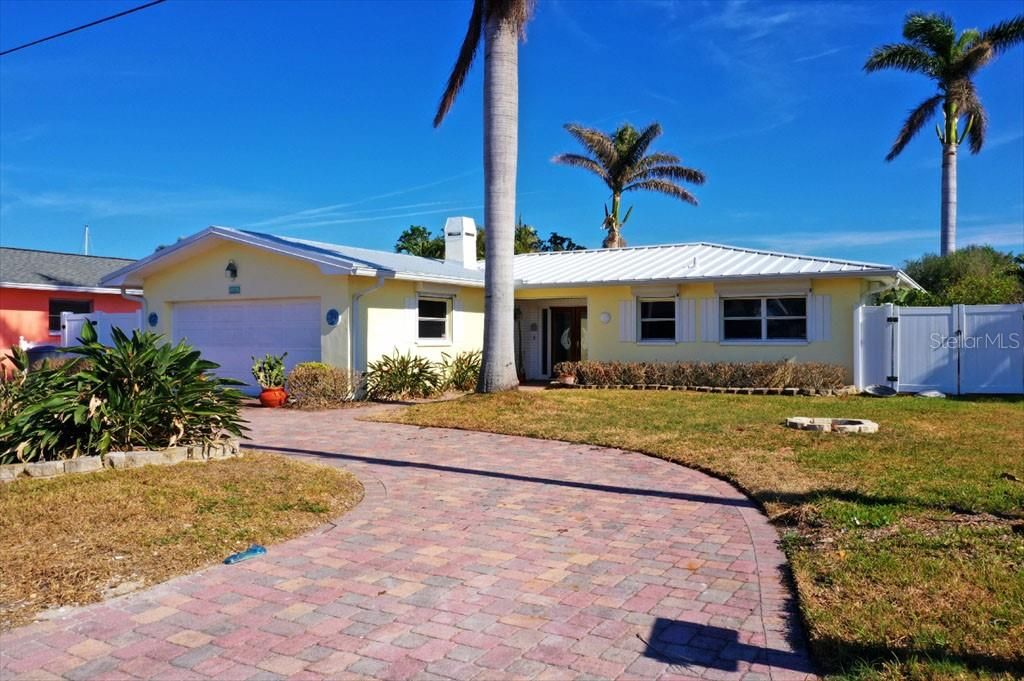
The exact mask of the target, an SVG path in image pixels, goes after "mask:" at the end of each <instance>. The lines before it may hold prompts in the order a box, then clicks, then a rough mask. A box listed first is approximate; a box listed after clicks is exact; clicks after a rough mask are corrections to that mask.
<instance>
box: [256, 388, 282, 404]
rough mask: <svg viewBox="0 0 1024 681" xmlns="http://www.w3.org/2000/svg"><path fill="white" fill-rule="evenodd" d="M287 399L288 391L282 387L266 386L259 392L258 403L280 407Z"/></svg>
mask: <svg viewBox="0 0 1024 681" xmlns="http://www.w3.org/2000/svg"><path fill="white" fill-rule="evenodd" d="M287 401H288V393H287V392H286V391H285V389H284V388H267V389H266V390H264V391H263V392H261V393H260V404H261V405H263V406H264V407H270V408H271V409H273V408H275V407H280V406H281V405H282V404H284V403H285V402H287Z"/></svg>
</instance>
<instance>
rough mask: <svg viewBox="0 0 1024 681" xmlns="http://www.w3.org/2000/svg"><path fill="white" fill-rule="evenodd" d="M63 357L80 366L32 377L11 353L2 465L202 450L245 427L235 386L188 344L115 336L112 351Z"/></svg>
mask: <svg viewBox="0 0 1024 681" xmlns="http://www.w3.org/2000/svg"><path fill="white" fill-rule="evenodd" d="M82 341H83V345H81V346H80V347H75V348H69V349H67V350H65V351H64V352H66V353H67V354H69V355H73V356H74V357H75V358H77V360H76V361H70V362H63V363H53V364H51V365H46V366H42V367H40V368H38V369H34V370H32V371H26V369H27V368H28V367H27V365H26V364H25V362H24V359H25V358H24V357H19V356H18V355H12V356H11V357H10V359H11V361H12V362H13V363H14V365H15V369H16V372H15V382H16V386H15V387H13V388H5V389H4V398H3V399H4V400H5V404H6V406H5V407H3V409H4V411H3V414H4V416H3V419H2V421H0V463H12V462H14V461H26V462H27V461H35V460H55V459H65V458H72V457H75V456H81V455H93V454H105V453H106V452H108V451H110V450H130V449H135V448H147V449H160V448H164V447H171V446H174V445H185V444H199V443H202V442H206V441H210V440H213V439H216V438H218V437H220V436H222V435H224V434H231V435H235V436H240V435H241V434H242V432H243V431H244V430H245V428H244V425H243V424H244V421H242V419H241V417H240V416H239V406H240V404H241V400H242V395H241V393H239V392H238V391H237V390H234V389H232V388H231V387H230V386H232V385H238V384H239V383H238V382H237V381H232V380H228V379H221V378H217V377H215V376H213V375H212V374H210V373H209V372H210V371H211V370H213V369H216V368H217V366H218V365H217V364H214V363H213V362H208V361H206V360H203V359H202V358H201V357H200V354H199V352H198V351H197V350H194V349H193V348H192V347H190V346H188V345H187V344H185V343H184V342H181V343H178V344H177V345H170V344H167V343H163V342H161V341H162V337H161V336H159V335H157V334H154V333H151V332H144V333H140V332H138V331H135V332H133V334H132V336H131V338H129V337H128V336H126V335H125V334H124V333H123V332H122V331H121V330H120V329H114V330H113V341H114V342H113V345H112V346H109V347H108V346H105V345H101V344H100V343H98V342H97V341H96V331H95V329H94V328H93V327H92V325H91V324H86V325H85V327H84V328H83V329H82Z"/></svg>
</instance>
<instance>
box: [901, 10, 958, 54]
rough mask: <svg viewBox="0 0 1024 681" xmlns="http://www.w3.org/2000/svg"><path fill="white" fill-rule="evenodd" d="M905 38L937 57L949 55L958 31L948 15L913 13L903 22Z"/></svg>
mask: <svg viewBox="0 0 1024 681" xmlns="http://www.w3.org/2000/svg"><path fill="white" fill-rule="evenodd" d="M903 37H904V38H906V39H907V40H909V41H910V42H912V43H914V44H915V45H920V46H921V47H924V48H927V49H929V50H931V51H932V52H934V53H935V54H937V55H947V54H950V52H951V49H952V47H953V42H954V41H955V40H956V30H955V29H954V28H953V19H952V18H951V17H949V16H948V15H946V14H920V13H912V14H909V15H907V18H906V20H905V21H904V22H903Z"/></svg>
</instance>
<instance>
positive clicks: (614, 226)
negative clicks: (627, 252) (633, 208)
mask: <svg viewBox="0 0 1024 681" xmlns="http://www.w3.org/2000/svg"><path fill="white" fill-rule="evenodd" d="M621 208H622V195H621V194H612V213H611V216H610V217H611V219H610V220H609V221H608V234H607V235H606V236H605V237H604V242H603V243H602V244H601V246H602V247H604V248H620V247H622V246H623V245H624V244H623V243H622V223H620V222H619V211H620V210H621Z"/></svg>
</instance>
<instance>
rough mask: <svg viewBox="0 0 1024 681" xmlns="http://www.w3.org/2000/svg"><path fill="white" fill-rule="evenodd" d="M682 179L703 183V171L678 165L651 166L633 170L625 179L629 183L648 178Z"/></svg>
mask: <svg viewBox="0 0 1024 681" xmlns="http://www.w3.org/2000/svg"><path fill="white" fill-rule="evenodd" d="M655 178H658V179H667V180H682V181H683V182H691V183H693V184H704V180H705V177H704V173H702V172H701V171H699V170H695V169H694V168H687V167H686V166H680V165H670V166H668V165H666V166H652V167H650V168H645V169H644V170H640V171H637V172H634V173H632V174H631V175H630V177H629V179H627V180H626V181H627V182H629V183H633V182H639V181H642V180H650V179H655Z"/></svg>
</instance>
